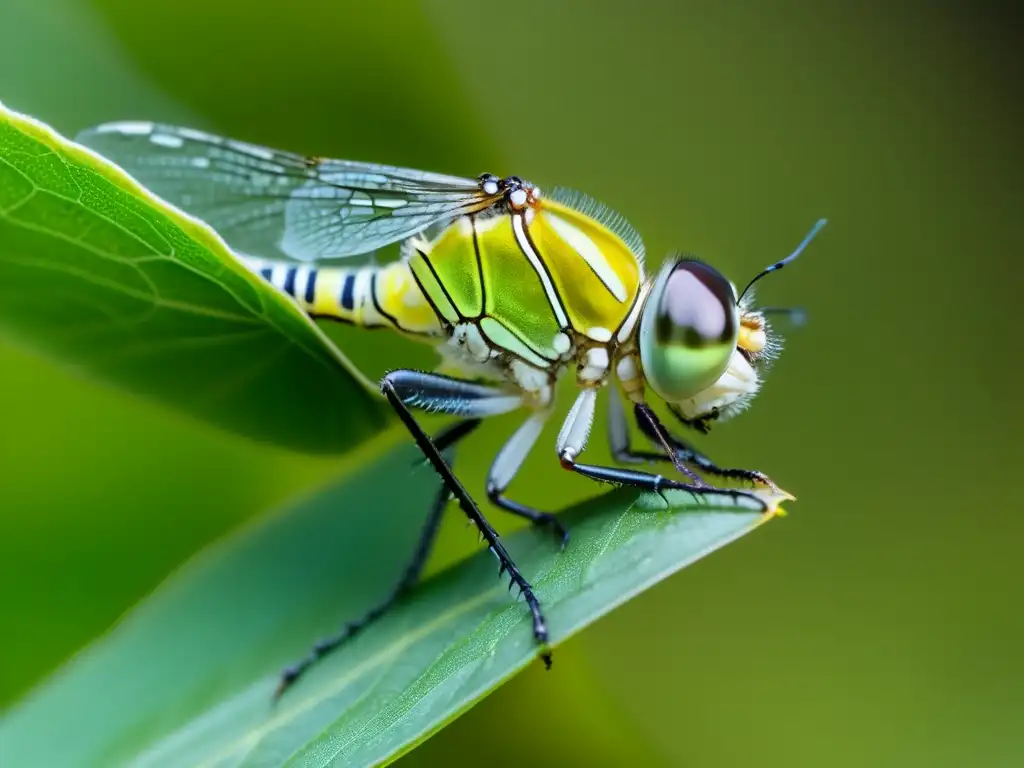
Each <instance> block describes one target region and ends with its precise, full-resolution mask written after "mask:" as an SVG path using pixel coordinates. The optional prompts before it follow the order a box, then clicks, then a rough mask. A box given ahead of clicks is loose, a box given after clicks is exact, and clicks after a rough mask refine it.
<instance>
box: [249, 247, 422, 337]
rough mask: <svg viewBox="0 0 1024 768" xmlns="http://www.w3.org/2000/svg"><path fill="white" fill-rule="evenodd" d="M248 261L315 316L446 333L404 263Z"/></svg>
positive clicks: (415, 332)
mask: <svg viewBox="0 0 1024 768" xmlns="http://www.w3.org/2000/svg"><path fill="white" fill-rule="evenodd" d="M245 263H246V265H247V266H248V267H249V268H250V269H251V270H252V271H253V272H255V273H257V274H258V275H260V276H261V277H262V278H263V279H265V280H266V281H267V282H269V283H270V284H271V285H273V286H274V287H275V288H277V289H278V290H280V291H283V292H284V293H286V294H287V295H289V296H291V297H292V298H293V299H295V301H296V302H298V304H299V306H300V307H301V308H302V309H303V310H304V311H305V312H306V313H308V314H309V315H311V316H312V317H323V318H329V319H331V320H340V321H341V322H344V323H350V324H352V325H358V326H360V327H364V328H394V329H395V330H398V331H401V332H403V333H409V334H413V335H420V336H437V335H440V334H441V332H442V331H441V325H440V323H439V322H438V319H437V315H436V314H435V312H434V310H433V307H431V305H430V303H429V302H428V301H427V300H426V298H425V297H424V295H423V292H422V291H421V290H420V288H419V286H418V285H417V284H416V281H415V279H414V278H413V276H412V273H411V272H410V270H409V267H408V265H407V264H406V263H405V262H404V261H400V262H395V263H393V264H387V265H385V266H375V265H369V266H362V267H318V266H314V265H308V266H307V265H299V264H289V263H287V262H278V261H265V260H261V259H249V258H247V259H245Z"/></svg>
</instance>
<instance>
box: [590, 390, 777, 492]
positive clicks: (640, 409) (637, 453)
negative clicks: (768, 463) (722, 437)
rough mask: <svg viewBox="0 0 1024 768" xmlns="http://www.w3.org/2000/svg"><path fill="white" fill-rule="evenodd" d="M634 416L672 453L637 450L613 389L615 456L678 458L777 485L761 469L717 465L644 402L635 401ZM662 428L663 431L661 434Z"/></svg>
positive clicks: (712, 471) (623, 459) (633, 460)
mask: <svg viewBox="0 0 1024 768" xmlns="http://www.w3.org/2000/svg"><path fill="white" fill-rule="evenodd" d="M633 418H634V420H635V421H636V424H637V426H638V427H639V428H640V431H641V432H643V434H644V436H645V437H647V439H649V440H650V441H651V442H653V443H656V444H662V445H665V444H666V443H667V445H668V447H669V448H670V449H671V451H672V454H671V455H669V454H668V453H667V451H666V450H665V449H663V450H662V451H642V450H635V449H634V448H633V447H632V446H631V445H630V440H629V429H628V421H627V418H626V412H625V410H624V408H623V405H622V398H621V397H619V395H618V393H616V392H610V393H609V399H608V443H609V445H610V447H611V451H612V456H613V458H614V459H615V460H616V461H618V462H620V463H622V464H642V463H655V462H673V463H675V461H679V462H683V463H684V464H687V465H693V466H694V467H696V468H697V469H698V470H699V471H700V472H703V473H705V474H708V475H714V476H716V477H723V478H727V479H731V480H743V481H748V482H751V483H754V484H756V485H765V486H768V487H770V488H775V487H776V486H775V483H774V482H772V480H771V479H770V478H769V477H768V476H767V475H765V474H764V473H763V472H759V471H758V470H754V469H733V468H727V467H720V466H718V465H717V464H716V463H715V462H713V461H712V460H711V459H710V458H708V457H707V456H705V455H704V454H703V453H701V452H700V451H698V450H697V449H696V448H694V447H693V446H692V445H690V444H689V443H688V442H687V441H685V440H683V439H682V438H680V437H678V436H676V435H674V434H673V433H672V432H670V431H668V429H666V428H665V427H664V426H663V425H662V424H661V422H660V421H659V420H658V419H657V416H655V415H654V412H653V411H652V410H651V409H650V407H649V406H647V405H645V404H640V403H634V404H633ZM659 428H660V431H661V435H659V434H658V429H659ZM673 457H674V460H673Z"/></svg>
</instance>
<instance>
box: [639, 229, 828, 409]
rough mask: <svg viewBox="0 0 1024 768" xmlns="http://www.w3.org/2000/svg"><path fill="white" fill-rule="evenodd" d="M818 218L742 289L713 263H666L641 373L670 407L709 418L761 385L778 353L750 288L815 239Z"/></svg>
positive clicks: (653, 298)
mask: <svg viewBox="0 0 1024 768" xmlns="http://www.w3.org/2000/svg"><path fill="white" fill-rule="evenodd" d="M824 224H825V220H824V219H822V220H821V221H819V222H818V223H817V224H816V225H815V227H814V228H813V229H812V230H811V232H810V233H809V234H808V235H807V237H805V238H804V240H803V242H802V243H801V244H800V245H799V246H798V247H797V249H796V251H794V252H793V253H792V254H790V256H788V257H786V258H785V259H783V260H782V261H780V262H776V263H775V264H772V265H771V266H769V267H767V268H766V269H764V270H762V271H761V272H760V273H758V275H757V276H756V277H754V279H753V280H751V281H750V282H749V283H748V284H747V287H746V288H745V289H744V290H743V291H742V292H740V293H737V291H736V288H735V286H734V285H733V284H732V283H731V282H729V280H727V279H726V278H725V276H724V275H722V273H721V272H719V271H718V270H717V269H715V268H714V267H712V266H710V265H708V264H706V263H704V262H702V261H699V260H697V259H694V258H692V257H685V256H678V257H675V258H673V259H670V260H669V261H668V263H667V264H666V265H665V266H664V267H662V269H661V271H660V272H659V273H658V276H657V277H656V278H655V281H654V284H653V285H652V287H651V290H650V292H649V293H648V296H647V300H646V303H645V305H644V308H643V310H642V314H641V316H640V329H639V338H638V341H639V349H640V363H641V366H642V368H643V372H644V377H645V378H646V380H647V383H648V384H649V385H650V387H651V389H653V390H654V392H655V393H656V394H657V395H658V396H659V397H661V398H662V399H663V400H665V401H666V402H667V403H668V404H669V406H670V407H671V409H672V410H673V412H675V413H676V414H677V415H678V416H680V418H682V419H684V420H685V421H689V422H697V423H698V424H705V425H706V422H707V421H709V420H712V419H718V420H724V419H727V418H729V417H731V416H734V415H735V414H737V413H739V412H740V411H742V410H743V409H744V408H745V407H746V406H747V405H748V404H749V403H750V401H751V400H752V399H753V397H754V395H756V394H757V391H758V389H759V388H760V386H761V378H762V374H763V373H764V368H765V363H767V362H770V361H771V360H772V359H773V358H774V357H775V356H776V354H777V353H778V351H779V349H780V344H779V342H778V340H777V339H776V338H774V336H773V334H772V331H771V327H770V325H769V324H768V321H767V320H766V318H765V313H764V312H761V311H758V310H756V309H754V308H753V306H752V305H753V297H752V295H751V294H750V288H751V286H752V285H753V284H754V283H756V282H757V281H758V280H760V279H761V278H762V277H764V276H765V275H767V274H770V273H771V272H774V271H777V270H779V269H781V268H782V267H784V266H785V265H786V264H788V263H789V262H791V261H792V260H793V259H795V258H796V257H797V256H799V255H800V252H801V251H802V250H803V248H804V247H805V246H806V245H807V243H809V242H810V241H811V239H812V238H813V237H814V235H815V234H817V232H818V230H819V229H821V227H822V226H824Z"/></svg>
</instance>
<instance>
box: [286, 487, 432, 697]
mask: <svg viewBox="0 0 1024 768" xmlns="http://www.w3.org/2000/svg"><path fill="white" fill-rule="evenodd" d="M449 497H450V494H449V491H448V489H447V488H446V487H445V486H444V485H443V484H442V485H441V486H439V487H438V489H437V496H436V497H435V498H434V501H433V503H432V504H431V506H430V514H429V515H428V516H427V520H426V522H425V523H424V525H423V529H422V530H421V531H420V536H419V540H418V542H417V544H416V551H415V552H414V553H413V556H412V559H411V560H410V561H409V564H408V565H407V566H406V567H405V570H404V571H403V572H402V575H401V577H400V578H399V579H398V582H397V583H396V584H395V586H394V587H392V589H391V592H390V593H388V596H387V597H385V598H384V599H383V600H381V601H380V602H379V603H377V604H376V605H375V606H373V607H372V608H370V610H368V611H367V612H366V613H364V614H363V615H362V616H360V617H359V618H358V619H354V620H352V621H349V622H347V623H346V624H345V625H344V626H343V627H342V628H341V630H340V631H339V632H338V633H337V634H335V635H332V636H330V637H327V638H325V639H323V640H321V641H320V642H318V643H317V644H316V645H314V646H313V648H312V650H310V652H309V655H308V656H306V658H304V659H302V660H301V661H299V662H297V663H295V664H293V665H292V666H290V667H287V668H286V669H285V670H284V671H283V672H282V673H281V680H280V681H279V682H278V684H277V690H276V691H274V698H275V699H277V698H280V697H281V694H283V693H284V692H285V691H286V690H288V689H289V688H291V686H292V685H294V684H295V682H296V681H297V680H298V679H299V678H300V677H302V675H303V674H304V673H305V672H306V670H308V669H309V668H310V667H311V666H313V665H314V664H315V663H316V662H318V661H320V659H322V658H323V657H324V656H326V655H327V654H329V653H330V652H331V651H333V650H334V649H335V648H337V647H338V646H340V645H341V644H342V643H344V642H345V641H346V640H349V639H350V638H352V637H354V636H355V635H357V634H359V632H360V631H362V630H363V629H365V628H366V627H367V626H368V625H369V624H371V623H372V622H373V621H375V620H376V619H378V618H380V617H381V616H383V615H384V613H386V612H387V610H388V609H389V608H391V606H393V605H394V604H395V603H396V602H397V601H398V600H399V598H401V597H402V596H403V595H404V594H405V593H406V592H407V591H408V590H409V589H410V588H411V587H412V586H413V585H414V584H415V583H416V582H417V581H418V580H419V577H420V574H421V573H422V572H423V566H424V565H425V564H426V562H427V556H428V555H429V554H430V550H431V548H432V547H433V544H434V542H435V541H436V539H437V531H438V529H439V528H440V523H441V516H442V513H443V512H444V508H445V506H446V505H447V504H448V499H449Z"/></svg>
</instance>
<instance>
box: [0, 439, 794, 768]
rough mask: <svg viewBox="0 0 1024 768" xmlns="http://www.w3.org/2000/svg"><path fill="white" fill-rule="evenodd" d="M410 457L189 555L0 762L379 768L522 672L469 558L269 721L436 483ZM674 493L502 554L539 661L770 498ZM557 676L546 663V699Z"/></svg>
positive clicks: (499, 599)
mask: <svg viewBox="0 0 1024 768" xmlns="http://www.w3.org/2000/svg"><path fill="white" fill-rule="evenodd" d="M390 437H391V435H390V434H389V438H390ZM416 455H417V454H416V452H415V450H414V449H413V448H412V447H402V448H398V449H392V450H389V451H387V452H386V453H385V454H384V455H383V456H380V457H377V458H371V459H368V460H366V461H365V462H364V463H362V464H353V466H352V469H351V471H350V472H349V474H348V475H347V476H346V477H345V478H344V479H341V480H339V481H337V482H336V483H334V484H333V485H332V486H330V487H328V488H325V489H323V490H322V491H320V492H319V493H316V494H314V495H312V496H311V497H309V498H307V499H305V500H303V501H301V502H300V503H298V504H297V505H295V506H294V507H293V508H291V509H289V510H285V511H283V512H282V513H281V514H277V515H274V516H271V517H270V518H269V519H267V520H265V521H264V522H263V523H262V524H260V525H258V526H256V527H254V528H251V529H249V530H247V531H244V532H242V533H240V534H237V535H235V536H233V537H231V538H229V539H227V540H226V541H224V542H222V543H221V544H219V545H217V546H215V547H213V548H212V549H210V550H208V551H207V552H205V553H203V554H201V555H200V556H198V557H197V558H196V559H195V560H193V561H192V562H191V563H189V564H187V565H186V566H185V567H184V568H183V569H182V570H181V571H180V572H179V573H178V574H177V575H175V576H173V577H172V578H170V579H169V580H168V581H167V582H166V583H165V584H164V585H163V586H162V587H160V588H159V589H158V590H157V591H156V593H155V594H153V595H152V596H151V597H150V598H149V599H147V600H146V601H144V602H143V603H142V604H141V605H140V606H139V607H138V608H137V609H136V610H135V611H133V612H132V613H131V614H129V615H128V617H127V618H126V619H125V620H124V621H123V622H122V623H121V624H120V625H119V626H118V627H116V628H115V629H114V630H113V631H112V632H111V633H110V634H109V635H108V636H107V637H106V638H103V639H101V640H100V641H98V642H97V643H96V644H95V645H94V646H92V647H91V648H89V649H87V650H86V651H84V652H83V653H82V654H81V655H80V656H79V657H78V658H76V659H75V660H73V661H72V662H71V663H70V664H69V665H68V666H67V667H66V668H65V669H64V670H62V671H61V672H59V673H58V674H57V675H55V676H54V678H53V679H52V680H50V681H49V682H48V683H46V684H44V685H43V686H42V687H41V689H39V690H38V691H37V692H36V693H35V694H34V695H32V696H30V697H29V699H28V700H27V701H26V702H25V703H23V704H22V705H20V707H18V708H16V709H15V710H14V711H12V712H11V713H10V714H9V715H8V716H7V718H6V720H5V722H3V723H2V724H0V755H4V756H5V761H6V762H7V763H9V764H11V765H19V766H31V765H71V764H73V765H76V766H86V765H96V766H101V765H102V766H105V765H114V764H117V765H122V764H129V765H139V766H160V768H173V767H174V766H207V767H213V766H256V765H260V766H276V765H290V766H314V765H315V766H323V765H328V764H338V765H364V764H370V763H377V762H381V761H383V762H387V761H390V760H392V759H394V758H395V757H397V756H398V755H400V754H401V753H403V752H404V751H407V750H408V749H410V748H411V747H412V746H414V745H415V744H416V743H418V742H419V741H422V740H423V739H425V738H426V737H427V736H429V735H430V734H431V733H432V732H434V731H436V730H438V729H439V728H441V727H442V726H443V725H444V724H445V723H446V722H448V721H450V720H452V719H454V718H455V717H456V716H458V714H459V713H460V712H462V711H464V710H466V709H467V708H469V707H470V706H471V705H472V704H473V703H474V702H475V701H477V700H479V699H480V698H482V697H483V696H484V695H486V694H487V693H488V692H489V691H491V690H492V689H494V688H495V687H497V686H498V685H500V684H501V683H502V682H503V681H505V680H507V679H508V678H509V677H511V676H512V675H513V674H515V673H516V672H517V671H519V670H521V669H523V668H524V667H525V666H526V665H528V664H530V663H534V662H533V660H534V658H535V654H536V646H535V643H534V640H533V637H532V634H531V629H530V621H529V616H528V613H527V609H526V607H525V605H524V604H523V602H522V601H518V602H517V601H516V600H514V598H513V597H512V596H510V595H509V594H508V593H507V592H506V584H505V582H504V581H502V580H499V579H498V578H497V566H496V564H495V561H494V559H493V557H492V556H491V555H490V554H489V553H487V552H481V553H480V554H479V555H477V556H475V557H473V558H471V559H470V560H468V561H466V562H464V563H461V564H459V565H457V566H455V567H453V568H451V569H449V570H447V571H444V572H442V573H440V574H439V575H437V576H436V577H434V578H431V579H429V580H428V581H426V582H425V583H424V584H423V585H421V586H420V587H418V588H417V589H416V590H414V592H413V593H412V594H411V595H410V596H409V597H407V598H406V599H404V600H403V601H402V602H401V603H399V604H398V605H397V606H395V607H394V608H393V609H392V610H391V611H390V612H389V613H387V614H386V615H385V616H384V617H383V618H382V619H380V620H379V621H378V622H376V623H375V624H373V625H371V626H370V627H369V628H368V629H367V630H366V631H365V632H364V633H363V634H361V635H359V636H357V637H356V638H354V639H353V640H352V641H351V642H350V643H349V644H348V645H346V646H343V647H342V648H341V649H340V650H339V651H337V652H336V653H335V654H334V655H333V656H330V657H328V659H326V660H325V661H324V662H323V663H322V664H321V665H320V666H317V667H314V669H313V670H312V671H311V672H310V674H309V675H308V676H307V677H306V678H304V679H303V680H301V681H300V682H299V684H297V685H296V686H295V687H294V688H292V689H291V690H290V691H288V692H287V693H286V694H285V696H284V697H283V698H282V700H281V701H279V702H278V703H277V704H276V706H275V705H272V704H271V693H272V691H273V690H274V687H275V684H276V681H277V673H278V671H279V670H280V669H281V668H282V667H283V666H284V665H285V664H286V663H288V662H290V661H293V660H294V659H295V658H296V657H297V656H299V655H301V654H303V653H304V652H305V651H306V650H307V649H308V647H309V643H310V641H311V640H312V639H314V638H315V637H317V636H322V635H323V634H324V633H327V632H330V631H331V630H332V629H333V628H335V627H336V626H338V625H339V624H340V622H341V621H342V620H344V619H346V618H352V617H355V616H357V615H359V613H360V612H361V611H363V610H365V609H366V608H368V607H369V606H371V605H372V604H373V603H374V602H375V601H376V600H378V599H380V598H381V597H382V596H383V595H384V594H386V593H387V591H388V589H389V588H390V586H391V585H392V584H393V582H394V579H395V578H396V577H397V575H398V573H399V572H400V570H401V568H402V566H403V565H404V563H405V560H406V559H407V557H408V556H409V554H410V553H411V552H412V550H413V547H414V543H415V540H416V536H417V533H418V528H419V526H420V524H421V521H422V519H423V517H424V516H425V513H426V509H427V507H428V505H429V501H430V499H431V498H432V497H433V495H434V494H435V492H436V482H437V479H436V476H434V474H433V472H432V471H431V470H430V469H429V468H426V467H423V466H420V467H419V468H416V469H414V468H413V466H414V461H415V458H416ZM759 493H760V492H759ZM676 494H677V495H673V496H671V497H669V499H670V501H671V503H672V504H673V506H672V508H671V509H669V508H667V507H666V501H665V500H664V499H662V498H659V497H658V496H656V495H645V496H641V497H639V498H638V497H637V495H636V493H635V492H630V491H626V490H618V491H613V492H611V493H607V494H605V495H602V496H599V497H597V498H595V499H592V500H590V501H588V502H585V503H583V504H581V505H579V506H578V507H576V508H574V509H571V510H569V511H568V512H567V513H566V514H565V515H564V517H563V519H564V520H565V522H566V523H567V524H568V525H569V527H570V530H571V532H572V540H571V541H570V543H569V546H568V548H567V549H566V550H565V551H564V552H561V553H559V552H558V551H557V547H556V545H555V542H554V541H553V539H552V536H551V534H550V531H546V530H534V529H527V530H522V531H519V532H517V533H515V534H513V535H511V536H509V537H508V538H507V546H508V548H509V550H510V551H511V552H512V555H513V557H515V558H516V560H517V562H518V564H519V565H520V567H521V568H522V570H523V572H524V574H525V575H526V576H527V578H528V579H530V580H531V581H532V582H533V584H534V586H535V588H536V591H537V594H538V597H539V598H540V599H541V601H542V603H543V605H544V608H545V611H546V613H547V618H548V621H549V625H550V628H551V632H552V639H553V642H554V644H555V645H557V644H558V643H559V642H561V641H563V640H564V639H565V638H567V637H568V636H569V635H571V634H573V633H575V632H577V631H579V630H580V629H581V628H582V627H584V626H585V625H587V624H589V623H591V622H593V621H594V620H595V619H597V618H598V617H600V616H601V615H603V614H605V613H607V612H608V611H609V610H611V609H612V608H613V607H615V606H616V605H618V604H620V603H622V602H623V601H625V600H627V599H628V598H630V597H631V596H633V595H635V594H637V593H638V592H640V591H642V590H644V589H646V588H648V587H650V586H651V585H652V584H654V583H656V582H658V581H660V580H661V579H664V578H665V577H667V576H668V575H670V574H671V573H673V572H674V571H676V570H678V569H679V568H682V567H683V566H685V565H687V564H688V563H691V562H693V561H694V560H696V559H698V558H700V557H702V556H703V555H706V554H708V553H709V552H711V551H712V550H714V549H716V548H718V547H720V546H722V545H723V544H725V543H727V542H729V541H731V540H733V539H735V538H736V537H738V536H740V535H741V534H743V533H746V532H748V531H750V530H752V529H753V528H755V527H756V526H757V525H759V524H760V523H761V522H763V521H764V520H766V519H768V518H769V517H770V516H771V514H772V513H773V512H775V511H776V505H777V504H778V503H779V501H780V500H781V499H782V498H784V497H783V496H782V495H781V494H776V495H772V494H769V493H767V492H763V493H762V495H761V498H763V500H764V502H765V505H766V506H767V508H768V509H767V512H765V511H763V510H762V509H761V508H760V507H759V502H758V499H757V498H755V497H754V496H753V495H752V496H751V497H749V498H748V499H747V501H746V502H745V503H744V506H745V508H740V507H737V506H736V504H735V503H734V502H730V501H726V499H727V498H728V497H726V496H722V497H721V500H720V502H719V501H715V502H713V503H708V502H707V501H705V503H703V504H695V503H694V502H693V500H692V499H691V498H690V497H688V496H687V495H686V494H678V492H676ZM449 514H460V512H459V511H458V510H457V508H455V507H454V505H453V507H452V508H451V510H450V511H449ZM467 535H469V534H467ZM537 663H539V662H537ZM558 671H559V657H558V652H557V650H556V651H555V663H554V667H553V669H552V671H551V673H550V677H549V678H548V679H549V682H550V685H553V686H555V685H559V673H558ZM55 729H56V731H57V732H58V733H59V737H57V738H54V733H55Z"/></svg>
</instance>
